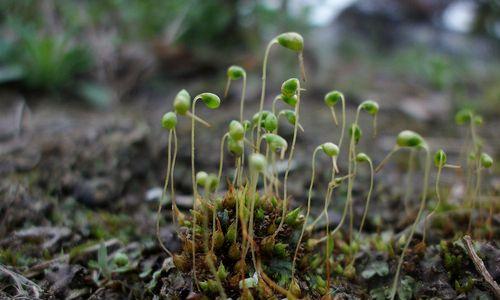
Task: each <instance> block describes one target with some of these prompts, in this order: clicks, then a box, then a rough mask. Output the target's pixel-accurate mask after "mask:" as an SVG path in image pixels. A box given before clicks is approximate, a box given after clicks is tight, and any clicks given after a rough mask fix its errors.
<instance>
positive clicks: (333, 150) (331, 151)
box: [321, 142, 339, 157]
mask: <svg viewBox="0 0 500 300" xmlns="http://www.w3.org/2000/svg"><path fill="white" fill-rule="evenodd" d="M321 149H322V150H323V152H325V154H326V155H328V156H330V157H334V156H338V155H339V147H338V146H337V145H335V144H334V143H329V142H328V143H324V144H322V145H321Z"/></svg>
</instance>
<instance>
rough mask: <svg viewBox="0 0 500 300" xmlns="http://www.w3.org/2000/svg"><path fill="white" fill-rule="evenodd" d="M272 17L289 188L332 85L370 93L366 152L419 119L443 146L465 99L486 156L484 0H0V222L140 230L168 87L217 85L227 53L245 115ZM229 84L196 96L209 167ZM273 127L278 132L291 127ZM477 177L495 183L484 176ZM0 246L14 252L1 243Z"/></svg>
mask: <svg viewBox="0 0 500 300" xmlns="http://www.w3.org/2000/svg"><path fill="white" fill-rule="evenodd" d="M285 31H297V32H300V33H301V34H302V35H303V36H304V39H305V51H304V60H305V66H306V73H307V81H306V82H305V83H304V85H305V88H306V89H307V91H306V92H305V93H304V95H303V100H302V105H303V108H302V116H301V123H302V125H303V127H304V128H305V133H303V134H301V135H300V136H299V141H298V142H299V149H300V150H299V151H298V153H297V159H296V161H297V164H296V166H295V167H294V168H295V169H294V170H300V169H302V170H304V172H294V173H293V174H292V179H291V180H294V181H295V182H297V184H294V185H293V186H291V188H292V189H293V191H292V193H293V194H294V195H295V196H296V197H297V199H298V200H299V201H302V200H303V199H302V198H301V197H302V195H303V194H304V191H305V188H304V187H305V186H307V183H308V178H309V175H308V172H309V167H308V163H309V161H310V155H311V153H312V150H313V149H314V148H315V147H316V145H318V144H319V143H322V142H325V141H330V140H337V138H338V134H339V130H338V128H336V127H335V126H334V125H333V123H332V122H331V116H330V112H329V110H328V109H326V107H325V106H324V104H323V96H324V94H325V93H326V92H328V91H330V90H332V89H337V90H340V91H342V92H343V93H344V94H345V95H346V98H347V105H348V112H349V116H350V117H352V113H353V111H354V110H355V109H356V107H357V105H358V104H359V103H360V102H361V101H363V100H366V99H374V100H376V101H378V102H379V103H380V106H381V115H380V118H379V129H378V131H379V136H378V138H377V139H375V140H374V139H372V138H371V135H370V134H369V132H370V129H369V126H370V124H371V120H370V119H366V118H363V120H362V127H363V128H366V130H365V131H366V132H367V134H366V135H365V136H366V139H364V140H363V141H362V143H361V145H360V149H361V150H362V151H365V152H367V153H368V154H369V155H371V156H373V157H374V158H375V160H376V161H379V159H380V158H381V157H383V156H384V155H385V153H387V151H388V150H389V149H390V147H391V146H392V145H393V143H394V135H395V134H396V133H397V132H399V131H400V130H403V129H412V130H415V131H418V132H420V133H421V134H422V135H424V136H425V137H426V138H427V139H428V141H429V143H430V144H431V146H432V148H433V149H437V148H438V147H444V148H445V149H446V150H447V151H448V152H449V153H450V154H449V155H451V156H450V159H451V160H452V161H453V160H454V159H455V161H456V159H458V154H459V150H460V147H461V145H462V143H463V137H464V136H465V132H466V128H459V127H458V126H457V125H455V123H454V121H453V116H454V114H455V112H456V111H457V110H459V109H461V108H464V107H469V108H473V109H475V110H476V111H477V112H479V113H480V114H482V115H483V117H484V119H485V122H484V126H482V127H481V128H480V129H479V131H480V134H481V136H483V137H484V139H485V141H486V143H485V147H486V150H487V152H489V153H491V154H492V156H494V157H495V158H496V159H497V161H498V158H499V153H500V139H499V134H498V132H497V131H496V130H498V127H499V126H500V118H499V116H500V1H498V0H440V1H434V0H409V1H398V0H307V1H306V0H273V1H272V0H269V1H251V0H232V1H224V0H203V1H201V0H168V1H153V0H142V1H127V0H87V1H78V0H73V1H62V0H61V1H58V0H42V1H35V0H2V1H0V176H1V177H2V178H3V179H2V180H1V183H0V192H1V194H2V197H3V200H2V204H1V205H2V207H1V212H2V214H3V215H4V217H3V218H2V221H1V224H2V226H0V228H1V229H0V236H2V237H3V236H5V235H6V234H8V233H9V232H11V231H12V230H14V229H16V228H20V227H25V226H27V225H28V224H32V225H50V224H58V225H62V226H69V227H70V228H72V229H73V230H74V231H75V232H78V233H79V236H78V237H75V236H73V237H72V238H73V239H75V242H77V240H78V239H82V238H83V239H100V238H109V237H116V236H119V237H120V238H121V239H122V240H133V239H146V238H149V239H150V240H151V241H152V240H153V238H152V237H153V229H154V225H153V222H154V218H152V217H146V218H145V217H144V216H145V215H147V216H152V215H153V213H154V205H155V202H154V201H156V200H157V199H158V197H159V196H158V189H159V186H161V181H162V176H163V175H164V174H163V172H164V167H165V146H166V140H167V133H166V132H165V131H163V130H162V129H161V126H160V118H161V116H162V115H163V113H165V112H166V111H169V110H171V109H172V100H173V97H174V96H175V94H176V93H177V92H178V91H179V90H180V89H182V88H185V89H187V90H188V91H189V92H190V93H191V95H196V94H198V93H200V92H205V91H210V92H214V93H216V94H219V95H222V93H223V89H224V84H225V81H226V69H227V67H228V66H230V65H232V64H238V65H241V66H243V67H244V68H245V69H246V70H247V73H248V74H249V83H248V84H249V88H248V92H247V103H248V104H247V106H246V114H245V115H246V116H247V117H250V116H251V115H253V113H254V112H255V109H256V106H257V100H258V98H259V95H260V88H261V85H260V76H261V75H260V74H261V67H262V65H261V64H262V58H263V52H264V49H265V45H266V44H267V42H268V41H269V40H271V39H272V38H273V37H274V36H276V35H277V34H279V33H282V32H285ZM289 52H290V51H284V50H283V49H280V48H279V47H276V48H273V50H272V52H271V57H270V64H269V68H268V70H269V73H268V92H267V95H268V99H266V105H267V106H269V105H270V101H272V98H273V97H274V96H275V95H276V94H277V93H278V92H279V86H280V84H281V82H283V81H284V80H286V79H288V78H290V77H298V76H299V74H300V73H299V68H298V66H297V57H296V55H295V54H293V53H289ZM239 89H240V83H235V84H233V86H232V88H231V91H230V93H229V95H228V97H227V98H225V99H224V100H223V104H222V105H221V107H220V109H218V110H217V111H208V110H206V109H204V108H201V106H200V110H199V111H200V114H201V115H202V117H203V118H205V119H206V120H209V121H210V122H211V123H212V124H213V127H212V128H211V129H206V128H200V129H199V130H198V132H199V135H198V139H197V143H198V151H199V155H198V157H197V164H198V168H199V169H204V170H207V171H214V170H216V168H217V163H218V149H219V147H220V145H219V139H220V137H221V136H222V134H223V130H224V129H225V128H226V127H227V124H228V122H229V121H230V120H231V119H234V118H237V116H238V109H239V95H240V91H239ZM189 125H190V124H189V122H188V121H187V120H184V119H182V120H181V122H180V124H179V138H180V147H181V151H180V153H179V161H178V167H177V169H176V174H175V177H176V179H177V184H178V187H177V188H178V191H179V193H180V196H179V201H180V202H182V201H183V199H184V198H186V199H184V201H185V203H187V204H186V206H188V205H189V203H190V201H191V200H190V198H189V196H184V198H183V196H182V195H183V194H184V195H189V190H190V189H189V187H190V184H191V183H190V181H189V170H190V169H189V167H190V165H189V163H188V161H189V160H188V159H189V154H188V153H189V151H188V148H187V147H188V146H189V139H188V133H189ZM283 127H284V129H283V134H284V135H285V137H287V138H289V137H290V135H291V128H289V127H287V126H286V124H283ZM280 131H281V129H280ZM228 157H229V156H228ZM227 159H229V158H227ZM226 161H231V160H226ZM340 163H341V166H342V165H343V166H345V163H344V162H342V161H341V162H340ZM228 165H229V166H231V163H228ZM497 166H498V164H497ZM496 170H498V167H496ZM325 172H326V170H325ZM493 173H494V174H498V172H496V171H495V172H493ZM399 174H400V173H398V172H394V174H393V175H390V174H388V173H386V175H385V176H382V178H381V179H379V180H381V181H384V180H385V181H387V182H391V180H397V179H398V176H399ZM306 175H307V176H306ZM323 176H324V178H326V177H327V175H326V174H324V175H323ZM391 176H392V177H391ZM320 178H321V176H320ZM447 178H448V179H447ZM454 180H455V178H454V177H446V176H445V178H444V181H445V182H448V183H449V184H452V183H453V182H454ZM490 180H491V182H492V183H493V187H494V190H495V191H496V192H498V190H500V181H499V179H498V177H494V176H492V177H490ZM398 182H399V181H398ZM395 189H398V187H397V186H396V187H395ZM145 203H146V204H145ZM97 208H106V209H105V210H98V209H97ZM395 217H396V216H393V217H392V218H395ZM144 232H146V233H149V235H148V234H143V233H144ZM165 234H166V235H167V234H169V233H168V232H166V233H165ZM134 236H135V237H134ZM9 255H14V254H12V253H11V254H9ZM1 257H2V259H3V261H4V262H5V260H6V259H10V260H11V261H10V263H11V264H12V260H13V258H12V257H11V256H5V253H4V254H3V256H1ZM6 257H7V258H6ZM16 259H17V260H16V264H22V263H26V264H27V263H29V262H26V261H23V260H22V259H21V258H16ZM25 259H27V258H25Z"/></svg>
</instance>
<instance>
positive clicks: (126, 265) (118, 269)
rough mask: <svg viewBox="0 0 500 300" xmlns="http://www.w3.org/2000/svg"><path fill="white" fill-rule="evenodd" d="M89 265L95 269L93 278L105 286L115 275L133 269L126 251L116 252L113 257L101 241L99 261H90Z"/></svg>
mask: <svg viewBox="0 0 500 300" xmlns="http://www.w3.org/2000/svg"><path fill="white" fill-rule="evenodd" d="M89 267H90V268H92V269H95V270H96V272H94V273H93V274H92V279H93V280H94V282H95V283H96V284H97V285H98V286H103V285H104V284H106V283H107V282H109V281H111V280H112V277H113V275H115V274H119V273H125V272H128V271H129V270H130V269H131V264H130V262H129V258H128V256H127V255H126V254H125V253H121V252H119V253H116V254H115V255H113V257H109V256H108V249H107V248H106V246H105V245H104V243H101V246H100V247H99V250H98V251H97V261H94V260H91V261H89ZM101 277H103V278H102V280H101Z"/></svg>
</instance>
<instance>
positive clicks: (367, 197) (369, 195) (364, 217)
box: [359, 160, 374, 235]
mask: <svg viewBox="0 0 500 300" xmlns="http://www.w3.org/2000/svg"><path fill="white" fill-rule="evenodd" d="M368 164H369V165H370V188H369V189H368V195H367V196H366V205H365V212H364V213H363V218H361V225H359V234H360V235H361V232H362V231H363V226H364V224H365V220H366V215H367V214H368V207H369V206H370V199H371V196H372V191H373V177H374V176H373V175H374V171H373V163H372V161H371V160H368Z"/></svg>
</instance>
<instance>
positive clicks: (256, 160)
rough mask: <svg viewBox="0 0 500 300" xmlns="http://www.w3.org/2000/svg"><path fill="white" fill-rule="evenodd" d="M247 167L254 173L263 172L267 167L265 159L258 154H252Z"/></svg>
mask: <svg viewBox="0 0 500 300" xmlns="http://www.w3.org/2000/svg"><path fill="white" fill-rule="evenodd" d="M249 166H250V169H251V170H252V171H254V172H259V173H260V172H264V171H265V169H266V166H267V161H266V157H265V156H264V155H262V154H260V153H252V155H250V159H249Z"/></svg>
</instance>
